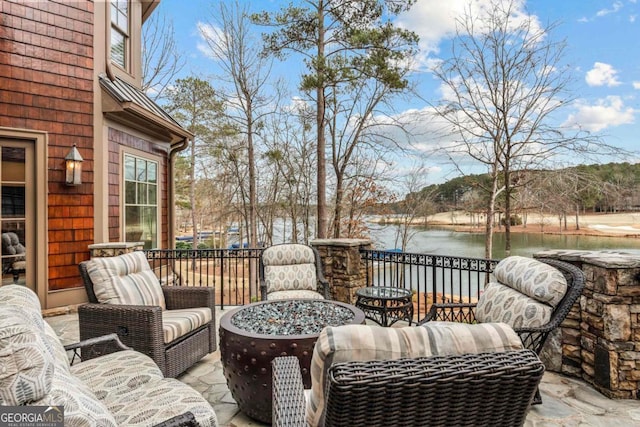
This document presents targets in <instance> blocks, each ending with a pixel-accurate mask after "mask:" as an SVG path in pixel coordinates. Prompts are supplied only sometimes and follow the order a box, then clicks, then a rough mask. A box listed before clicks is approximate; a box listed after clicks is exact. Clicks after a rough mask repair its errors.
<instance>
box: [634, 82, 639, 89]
mask: <svg viewBox="0 0 640 427" xmlns="http://www.w3.org/2000/svg"><path fill="white" fill-rule="evenodd" d="M633 88H634V89H640V81H635V82H633Z"/></svg>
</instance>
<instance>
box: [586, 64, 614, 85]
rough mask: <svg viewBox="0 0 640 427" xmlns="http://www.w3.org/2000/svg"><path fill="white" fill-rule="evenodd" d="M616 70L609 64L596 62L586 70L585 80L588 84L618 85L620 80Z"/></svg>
mask: <svg viewBox="0 0 640 427" xmlns="http://www.w3.org/2000/svg"><path fill="white" fill-rule="evenodd" d="M617 74H618V71H617V70H616V69H615V68H613V67H612V66H611V65H610V64H605V63H603V62H596V63H595V64H593V68H592V69H591V70H589V71H587V74H586V76H585V81H586V82H587V84H588V85H589V86H609V87H612V86H618V85H619V84H620V81H619V80H618V79H617V77H616V75H617Z"/></svg>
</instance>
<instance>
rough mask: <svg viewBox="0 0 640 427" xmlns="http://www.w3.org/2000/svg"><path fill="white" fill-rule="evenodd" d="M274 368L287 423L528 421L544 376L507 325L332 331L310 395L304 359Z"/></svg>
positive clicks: (319, 351) (317, 351)
mask: <svg viewBox="0 0 640 427" xmlns="http://www.w3.org/2000/svg"><path fill="white" fill-rule="evenodd" d="M272 366H273V371H272V372H273V406H272V408H273V413H272V423H273V425H274V426H280V427H283V426H287V427H293V426H305V425H310V426H345V425H349V426H359V425H366V426H391V425H402V426H423V425H452V426H454V425H455V426H462V425H467V426H469V425H471V426H489V425H491V426H494V425H503V426H507V425H508V426H517V425H522V424H523V423H524V420H525V416H526V413H527V410H528V408H529V405H530V404H531V402H532V400H533V396H534V394H535V392H536V389H537V386H538V384H539V382H540V380H541V378H542V375H543V372H544V366H543V364H542V362H541V361H540V359H539V358H538V357H537V355H536V354H535V353H534V352H533V351H531V350H527V349H524V348H523V346H522V342H521V341H520V339H519V337H518V335H517V334H516V333H515V332H514V331H513V329H512V328H511V327H509V326H508V325H506V324H503V323H488V324H483V325H479V324H478V325H465V324H456V323H449V322H432V323H430V324H428V325H424V326H420V327H404V328H383V327H380V326H371V325H346V326H338V327H327V328H325V329H324V330H323V331H322V332H321V333H320V336H319V337H318V341H317V342H316V344H315V347H314V353H313V357H312V362H311V383H312V384H311V389H310V390H306V391H305V390H304V389H303V383H302V378H301V373H300V366H299V363H298V360H297V358H295V357H277V358H275V359H274V360H273V362H272Z"/></svg>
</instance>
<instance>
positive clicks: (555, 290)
mask: <svg viewBox="0 0 640 427" xmlns="http://www.w3.org/2000/svg"><path fill="white" fill-rule="evenodd" d="M493 275H494V277H495V278H496V280H497V281H498V282H500V283H502V284H505V285H507V286H509V287H510V288H513V289H515V290H516V291H518V292H520V293H522V294H525V295H527V296H529V297H531V298H533V299H535V300H537V301H540V302H542V303H545V304H548V305H550V306H551V307H555V306H557V305H558V303H560V301H561V300H562V298H563V297H564V295H565V294H566V293H567V288H568V285H567V279H565V277H564V275H563V274H562V273H561V272H560V270H558V269H557V268H555V267H553V266H551V265H549V264H545V263H544V262H541V261H538V260H536V259H533V258H527V257H522V256H510V257H507V258H505V259H503V260H502V261H500V262H499V263H498V265H496V268H495V269H494V271H493Z"/></svg>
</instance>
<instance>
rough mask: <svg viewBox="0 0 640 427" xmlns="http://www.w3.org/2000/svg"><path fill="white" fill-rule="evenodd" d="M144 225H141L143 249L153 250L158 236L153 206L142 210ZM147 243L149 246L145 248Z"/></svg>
mask: <svg viewBox="0 0 640 427" xmlns="http://www.w3.org/2000/svg"><path fill="white" fill-rule="evenodd" d="M143 212H144V214H143V215H144V223H143V225H142V229H143V233H142V236H143V237H144V241H145V248H148V249H150V248H155V247H156V246H157V235H158V216H157V212H158V210H157V209H156V207H155V206H149V207H146V208H144V210H143ZM147 243H148V244H149V246H148V247H147Z"/></svg>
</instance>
